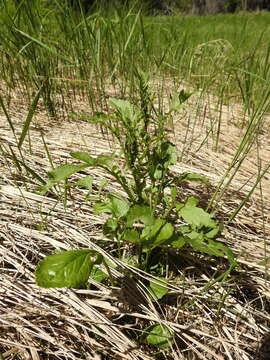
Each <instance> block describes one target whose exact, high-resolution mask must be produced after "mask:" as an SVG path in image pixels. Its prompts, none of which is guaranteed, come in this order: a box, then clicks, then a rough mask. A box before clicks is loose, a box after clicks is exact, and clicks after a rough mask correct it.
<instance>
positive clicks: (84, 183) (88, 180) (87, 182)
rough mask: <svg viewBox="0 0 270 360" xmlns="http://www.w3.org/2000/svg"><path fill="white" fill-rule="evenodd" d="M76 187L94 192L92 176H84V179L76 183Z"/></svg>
mask: <svg viewBox="0 0 270 360" xmlns="http://www.w3.org/2000/svg"><path fill="white" fill-rule="evenodd" d="M76 185H77V186H81V187H84V188H86V189H87V190H89V191H92V185H93V177H92V176H90V175H87V176H84V177H83V178H82V179H80V180H78V181H77V182H76Z"/></svg>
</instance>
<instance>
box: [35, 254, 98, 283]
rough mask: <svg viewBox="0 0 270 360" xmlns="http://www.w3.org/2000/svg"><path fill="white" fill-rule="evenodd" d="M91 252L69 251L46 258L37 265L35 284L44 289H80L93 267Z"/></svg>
mask: <svg viewBox="0 0 270 360" xmlns="http://www.w3.org/2000/svg"><path fill="white" fill-rule="evenodd" d="M91 256H96V257H97V252H96V251H93V250H86V249H83V250H70V251H65V252H63V253H61V254H55V255H49V256H46V257H45V258H44V259H43V260H41V261H40V262H39V263H38V266H37V269H36V283H37V285H39V286H41V287H45V288H62V287H69V288H81V287H84V286H85V285H86V283H87V281H88V278H89V275H90V273H91V270H92V267H93V263H94V262H93V261H92V259H91Z"/></svg>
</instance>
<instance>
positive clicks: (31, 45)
mask: <svg viewBox="0 0 270 360" xmlns="http://www.w3.org/2000/svg"><path fill="white" fill-rule="evenodd" d="M43 4H44V1H41V0H35V1H32V2H31V5H30V3H29V2H26V1H23V2H21V5H20V6H17V8H16V7H15V6H14V5H13V2H12V1H2V3H1V5H0V10H1V11H0V25H1V29H3V31H1V35H0V44H1V73H2V74H3V80H4V81H5V83H6V84H7V86H8V87H17V88H22V90H24V91H26V92H27V93H28V95H29V97H31V91H32V89H33V88H34V89H35V90H36V89H37V88H39V87H40V86H41V84H44V83H45V86H44V87H43V99H44V103H45V105H46V106H47V109H48V111H49V112H50V114H51V115H55V114H56V112H57V106H59V105H58V104H57V99H56V97H57V96H56V95H57V94H59V93H62V94H65V93H66V95H68V94H70V93H71V91H72V90H73V91H74V92H76V93H77V92H78V91H79V92H80V91H81V93H82V94H83V95H84V96H85V97H86V98H87V97H88V100H89V103H90V105H91V107H92V109H93V110H96V109H97V108H99V107H100V106H102V105H103V106H104V103H103V101H102V100H101V98H102V97H101V94H103V93H104V92H105V93H106V86H108V82H109V83H110V82H112V84H113V86H115V87H116V88H117V89H119V91H120V93H121V94H122V95H123V96H124V95H125V96H126V95H128V96H133V95H134V94H133V91H134V87H133V83H134V70H135V69H137V68H141V69H143V71H144V72H145V73H148V74H149V75H150V77H157V76H161V77H168V76H169V77H173V78H176V80H175V81H176V85H177V84H179V83H181V81H182V80H185V81H188V82H189V83H190V84H192V85H193V86H195V87H196V88H202V89H204V90H205V91H206V90H207V91H208V90H211V91H214V92H215V93H216V94H217V95H218V96H219V95H222V97H223V98H225V99H226V101H227V102H228V101H231V99H233V100H235V99H237V100H238V101H239V100H240V101H244V103H245V104H246V105H247V106H248V104H249V105H250V104H251V103H252V104H253V103H254V102H255V103H256V97H257V95H258V91H259V89H260V94H261V87H262V84H263V81H264V80H265V79H267V77H268V76H269V62H268V61H267V59H268V57H269V42H268V39H269V36H270V29H269V25H268V23H269V19H270V14H267V13H261V14H242V15H217V16H206V17H196V16H182V15H177V16H172V17H144V16H142V15H141V14H140V13H138V12H136V11H135V10H134V9H131V10H130V11H129V12H125V13H121V11H120V10H118V11H111V13H109V14H102V12H99V13H96V14H92V15H84V14H82V13H80V12H75V11H73V10H72V9H70V8H68V7H65V6H64V2H60V1H55V2H52V3H51V4H47V5H46V7H45V6H43ZM56 34H57V35H56ZM224 82H226V86H225V88H224ZM161 96H162V94H161ZM254 106H256V105H254Z"/></svg>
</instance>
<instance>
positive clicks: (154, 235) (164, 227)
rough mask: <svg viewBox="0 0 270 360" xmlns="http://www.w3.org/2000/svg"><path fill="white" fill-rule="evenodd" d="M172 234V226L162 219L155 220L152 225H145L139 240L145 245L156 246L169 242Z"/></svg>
mask: <svg viewBox="0 0 270 360" xmlns="http://www.w3.org/2000/svg"><path fill="white" fill-rule="evenodd" d="M173 232H174V227H173V225H172V224H170V223H168V222H166V220H164V219H155V221H154V223H153V224H152V225H147V226H145V228H144V229H143V231H142V235H141V239H142V241H143V242H144V243H146V245H149V246H158V245H160V244H162V243H164V242H165V241H167V240H169V239H170V238H171V237H172V235H173Z"/></svg>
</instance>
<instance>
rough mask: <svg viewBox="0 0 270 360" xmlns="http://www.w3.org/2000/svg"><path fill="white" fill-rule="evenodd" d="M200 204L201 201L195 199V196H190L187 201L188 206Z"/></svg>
mask: <svg viewBox="0 0 270 360" xmlns="http://www.w3.org/2000/svg"><path fill="white" fill-rule="evenodd" d="M198 203H199V199H196V198H195V197H193V196H190V197H188V198H187V201H186V204H185V205H186V206H196V205H198Z"/></svg>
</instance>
